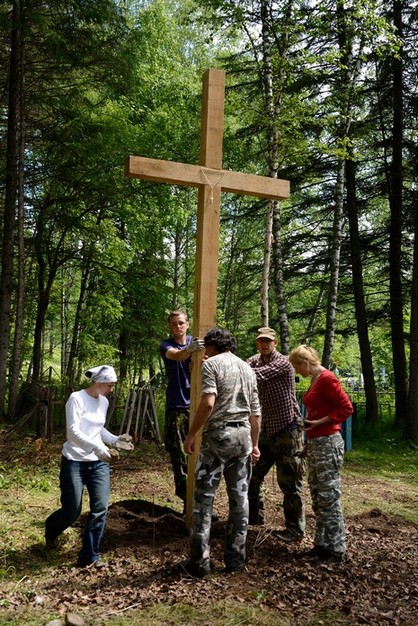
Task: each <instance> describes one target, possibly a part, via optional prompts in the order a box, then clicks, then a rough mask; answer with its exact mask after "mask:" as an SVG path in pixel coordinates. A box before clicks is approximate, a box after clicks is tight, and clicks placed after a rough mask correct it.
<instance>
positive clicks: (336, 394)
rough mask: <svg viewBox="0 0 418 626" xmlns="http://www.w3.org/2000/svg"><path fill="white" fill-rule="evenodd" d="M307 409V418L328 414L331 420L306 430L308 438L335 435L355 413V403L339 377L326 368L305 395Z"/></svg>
mask: <svg viewBox="0 0 418 626" xmlns="http://www.w3.org/2000/svg"><path fill="white" fill-rule="evenodd" d="M303 404H304V405H305V407H306V410H307V417H306V419H308V420H310V421H311V420H312V421H313V422H314V421H315V420H319V419H321V417H325V416H326V415H328V417H329V419H330V420H331V421H330V422H328V423H326V424H321V425H320V426H315V427H314V428H312V429H311V430H308V431H307V432H306V434H307V436H308V439H311V438H314V437H324V436H325V435H333V434H334V433H336V432H338V431H340V430H341V424H342V422H345V420H346V419H347V418H348V417H349V416H350V415H351V414H352V413H353V405H352V404H351V401H350V398H349V397H348V395H347V394H346V393H345V391H344V389H343V388H342V386H341V383H340V381H339V380H338V378H337V377H336V376H335V374H333V373H332V372H330V371H329V370H324V371H323V372H322V373H321V375H320V376H319V378H318V379H317V380H316V381H315V383H314V384H313V385H311V386H310V387H309V389H308V391H307V392H306V393H305V395H304V396H303Z"/></svg>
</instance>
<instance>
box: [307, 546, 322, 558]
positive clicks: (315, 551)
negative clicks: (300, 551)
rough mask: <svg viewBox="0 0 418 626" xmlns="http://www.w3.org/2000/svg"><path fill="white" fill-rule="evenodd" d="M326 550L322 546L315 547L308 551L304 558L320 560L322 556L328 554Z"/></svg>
mask: <svg viewBox="0 0 418 626" xmlns="http://www.w3.org/2000/svg"><path fill="white" fill-rule="evenodd" d="M326 552H327V551H326V549H325V548H324V547H322V546H314V547H313V548H311V549H310V550H308V551H307V552H305V553H304V556H306V557H308V559H310V558H312V559H313V558H315V557H316V558H318V559H320V558H321V557H322V556H324V554H326Z"/></svg>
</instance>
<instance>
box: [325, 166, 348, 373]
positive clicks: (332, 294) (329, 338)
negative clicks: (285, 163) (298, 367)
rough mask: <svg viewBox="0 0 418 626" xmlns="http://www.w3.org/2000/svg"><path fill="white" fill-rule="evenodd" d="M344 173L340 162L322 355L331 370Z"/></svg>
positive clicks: (336, 187) (326, 365)
mask: <svg viewBox="0 0 418 626" xmlns="http://www.w3.org/2000/svg"><path fill="white" fill-rule="evenodd" d="M344 173H345V162H344V160H343V159H340V160H339V161H338V166H337V181H336V185H335V207H334V222H333V226H332V241H331V246H330V248H331V254H330V272H329V285H328V300H327V313H326V327H325V340H324V351H323V353H322V365H323V366H324V367H327V368H329V367H330V366H331V357H332V351H333V348H334V337H335V318H336V311H337V298H338V278H339V275H340V256H341V237H342V224H343V216H344Z"/></svg>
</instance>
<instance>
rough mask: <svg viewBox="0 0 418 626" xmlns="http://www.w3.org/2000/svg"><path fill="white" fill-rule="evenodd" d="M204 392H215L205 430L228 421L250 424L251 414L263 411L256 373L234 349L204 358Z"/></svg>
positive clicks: (202, 389)
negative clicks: (261, 409)
mask: <svg viewBox="0 0 418 626" xmlns="http://www.w3.org/2000/svg"><path fill="white" fill-rule="evenodd" d="M201 393H202V395H204V394H209V393H214V394H215V395H216V401H215V406H214V408H213V411H212V413H211V415H210V417H209V419H208V421H207V422H206V425H205V429H204V430H208V429H212V428H214V427H216V426H218V425H219V426H221V425H222V426H223V425H225V424H226V423H228V422H246V423H248V424H249V417H250V415H260V414H261V411H260V403H259V399H258V392H257V379H256V377H255V374H254V372H253V371H252V369H251V368H250V367H249V366H248V365H247V364H246V363H245V361H243V360H242V359H240V358H238V357H237V356H236V355H235V354H233V353H232V352H222V353H221V354H217V355H216V356H213V357H210V358H209V359H207V360H206V361H203V364H202V388H201Z"/></svg>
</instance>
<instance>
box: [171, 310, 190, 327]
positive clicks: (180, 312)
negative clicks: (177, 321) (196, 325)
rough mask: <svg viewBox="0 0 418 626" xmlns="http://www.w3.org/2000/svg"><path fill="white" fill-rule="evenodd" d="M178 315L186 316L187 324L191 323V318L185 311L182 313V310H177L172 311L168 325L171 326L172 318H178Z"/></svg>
mask: <svg viewBox="0 0 418 626" xmlns="http://www.w3.org/2000/svg"><path fill="white" fill-rule="evenodd" d="M178 315H184V317H185V320H186V322H188V321H189V316H188V315H187V313H186V312H185V311H182V310H181V309H176V310H175V311H171V313H170V315H169V316H168V323H169V324H171V318H172V317H177V316H178Z"/></svg>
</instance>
